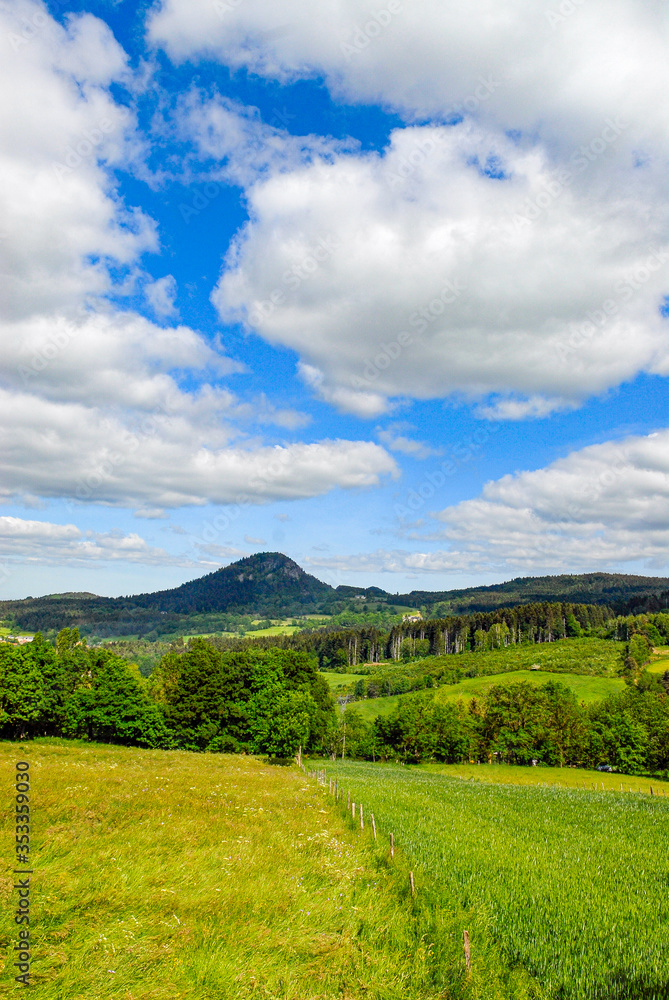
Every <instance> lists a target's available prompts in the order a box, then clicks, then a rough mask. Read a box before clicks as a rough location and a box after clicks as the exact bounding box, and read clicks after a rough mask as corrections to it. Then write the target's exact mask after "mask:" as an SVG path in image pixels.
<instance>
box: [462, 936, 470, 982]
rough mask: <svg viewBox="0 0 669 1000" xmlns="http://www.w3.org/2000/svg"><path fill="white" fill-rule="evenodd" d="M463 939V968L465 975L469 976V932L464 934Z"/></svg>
mask: <svg viewBox="0 0 669 1000" xmlns="http://www.w3.org/2000/svg"><path fill="white" fill-rule="evenodd" d="M463 938H464V946H465V968H466V970H467V974H469V973H470V972H471V971H472V953H471V948H470V947H469V932H468V931H465V932H464V934H463Z"/></svg>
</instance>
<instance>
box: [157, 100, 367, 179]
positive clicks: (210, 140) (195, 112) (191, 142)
mask: <svg viewBox="0 0 669 1000" xmlns="http://www.w3.org/2000/svg"><path fill="white" fill-rule="evenodd" d="M287 124H289V121H288V118H287V116H286V115H285V114H284V112H282V111H281V110H279V109H276V110H275V112H274V114H273V118H272V120H271V121H270V122H269V123H266V122H264V121H263V119H262V117H261V114H260V111H259V110H258V108H254V107H250V106H247V105H243V104H240V103H239V102H238V101H234V100H232V99H231V98H229V97H225V96H223V95H221V94H218V93H214V94H213V95H209V94H206V93H204V92H202V91H200V90H198V89H197V88H192V89H191V90H190V91H188V93H187V94H184V95H182V96H181V97H180V98H179V99H178V100H177V102H176V104H175V106H174V107H173V108H170V109H169V111H168V110H165V111H164V121H163V125H162V129H163V131H164V132H165V133H166V134H167V135H172V136H173V137H174V138H175V139H177V140H181V141H183V142H186V143H187V147H186V148H187V152H186V154H185V156H184V158H183V160H182V162H181V169H182V170H183V171H184V173H185V174H186V175H188V174H189V173H191V174H192V175H193V176H201V175H202V173H203V171H204V174H205V176H206V177H207V178H208V179H210V180H215V181H219V180H220V181H223V182H224V183H231V184H238V185H241V186H243V187H248V186H250V185H251V184H253V183H255V182H256V181H257V180H258V179H259V178H260V177H263V176H268V175H270V174H274V173H278V172H282V171H287V170H294V169H296V168H297V167H299V166H301V165H302V164H304V163H309V162H311V161H312V160H314V159H315V158H316V157H328V156H331V155H332V154H333V153H335V152H340V153H341V152H345V151H347V150H349V151H350V150H352V149H354V148H357V143H354V142H353V141H351V140H348V141H341V140H340V141H338V140H334V139H332V138H328V137H323V136H319V135H304V136H299V135H291V133H290V132H289V131H288V129H287V128H286V126H287ZM211 161H213V163H212V162H211Z"/></svg>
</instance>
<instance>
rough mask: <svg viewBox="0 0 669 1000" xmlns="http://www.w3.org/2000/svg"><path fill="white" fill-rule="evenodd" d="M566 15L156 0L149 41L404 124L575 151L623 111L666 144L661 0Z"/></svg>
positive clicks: (648, 138) (502, 3)
mask: <svg viewBox="0 0 669 1000" xmlns="http://www.w3.org/2000/svg"><path fill="white" fill-rule="evenodd" d="M562 6H564V5H562ZM572 10H573V13H571V14H567V16H563V15H562V14H561V13H560V4H558V3H555V4H538V3H536V2H535V0H499V2H497V3H495V4H493V5H491V4H490V2H489V0H471V2H470V3H468V4H467V5H466V6H463V5H462V4H461V3H459V2H458V0H420V2H416V0H399V2H398V3H395V2H394V0H393V3H378V4H377V3H375V4H372V3H370V0H322V2H320V3H318V4H314V3H312V2H310V0H283V2H282V3H280V4H277V3H276V2H275V0H253V2H242V3H234V2H226V0H220V2H216V3H211V2H210V0H163V2H162V3H161V4H160V5H159V6H158V7H157V8H156V10H155V12H154V14H153V16H152V17H151V19H150V20H149V37H150V38H151V40H152V41H153V42H154V44H156V45H161V46H163V47H164V48H165V49H166V50H167V51H168V53H169V54H170V56H171V57H172V58H173V59H174V60H176V61H182V60H185V59H188V58H191V57H193V56H198V55H199V56H203V57H211V58H214V59H217V60H219V61H220V62H222V63H224V64H225V65H227V66H230V67H231V68H233V69H237V68H241V67H244V68H247V69H249V70H251V71H252V72H253V73H257V74H260V75H261V76H265V77H267V78H269V79H278V80H282V81H287V80H295V79H299V78H313V77H321V76H322V77H324V78H325V80H326V83H327V85H328V86H329V88H330V90H331V91H332V92H333V94H334V95H336V96H337V97H340V98H342V99H344V100H348V101H360V102H362V103H365V104H369V103H374V104H376V103H380V104H384V105H390V106H392V107H394V108H396V109H398V110H399V111H400V112H402V113H403V114H405V115H406V116H407V118H409V119H412V118H418V119H423V120H424V119H425V118H426V117H434V118H436V119H437V120H439V121H443V120H444V118H445V116H446V115H448V114H449V113H450V114H453V113H454V112H457V111H465V112H467V111H469V112H475V113H477V114H479V115H486V116H488V117H489V118H490V119H493V120H495V121H497V122H498V123H499V124H500V125H501V126H502V127H504V128H516V129H518V128H520V129H526V130H528V131H532V132H537V131H543V132H550V133H552V134H553V136H556V135H562V136H563V137H564V141H565V142H566V143H568V144H574V143H579V142H583V141H585V140H586V139H587V138H588V137H590V136H592V134H593V128H595V127H596V126H598V125H599V123H603V122H604V119H605V118H607V117H610V116H613V117H614V116H616V115H620V114H625V115H626V116H628V117H629V118H630V120H631V121H632V122H633V123H634V127H635V130H636V133H637V134H636V139H635V141H636V142H637V143H638V144H640V145H641V146H646V145H653V144H654V143H655V142H658V141H659V142H660V143H661V144H662V145H663V147H664V148H665V149H666V128H665V124H666V123H665V115H664V95H665V94H666V92H667V89H668V88H669V65H668V64H667V59H666V30H667V12H666V9H665V7H664V5H663V4H661V3H653V2H647V3H639V2H638V0H587V2H586V3H582V4H576V5H574V7H573V8H572ZM600 127H601V126H600Z"/></svg>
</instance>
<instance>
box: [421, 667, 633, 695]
mask: <svg viewBox="0 0 669 1000" xmlns="http://www.w3.org/2000/svg"><path fill="white" fill-rule="evenodd" d="M521 681H525V682H526V683H528V684H537V685H542V684H548V682H549V681H557V682H558V683H559V684H564V685H565V687H568V688H570V690H572V691H573V692H574V694H575V695H576V697H577V698H578V700H579V701H585V702H593V701H603V700H604V698H606V697H608V695H610V694H618V693H619V692H620V691H622V690H623V689H624V687H625V682H624V681H623V680H622V679H621V678H619V677H589V676H588V675H587V674H562V673H560V674H549V673H546V672H544V671H543V670H512V671H509V673H506V674H495V675H493V676H492V677H468V678H467V679H466V680H464V681H460V683H459V684H449V685H448V686H447V687H442V688H439V689H438V691H437V692H436V694H435V700H436V701H438V702H443V701H457V700H458V698H465V699H470V698H473V697H477V698H480V697H481V696H482V695H485V694H486V693H487V692H488V691H489V690H490V688H491V687H494V686H495V685H497V684H503V685H508V684H519V683H521Z"/></svg>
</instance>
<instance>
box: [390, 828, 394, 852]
mask: <svg viewBox="0 0 669 1000" xmlns="http://www.w3.org/2000/svg"><path fill="white" fill-rule="evenodd" d="M390 857H391V858H394V857H395V835H394V834H392V833H391V834H390Z"/></svg>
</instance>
